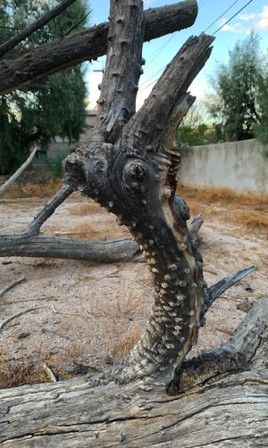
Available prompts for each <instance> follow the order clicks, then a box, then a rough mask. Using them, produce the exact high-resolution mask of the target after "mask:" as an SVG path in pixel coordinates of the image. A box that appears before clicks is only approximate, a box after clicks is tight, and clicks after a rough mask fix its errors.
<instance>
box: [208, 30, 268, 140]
mask: <svg viewBox="0 0 268 448" xmlns="http://www.w3.org/2000/svg"><path fill="white" fill-rule="evenodd" d="M267 82H268V67H267V64H266V61H265V58H264V56H263V55H262V53H261V50H260V40H259V36H258V35H257V34H254V33H251V34H250V35H249V36H248V37H247V38H246V39H245V40H243V41H239V42H238V43H237V44H236V45H235V47H234V49H233V50H231V51H230V52H229V62H228V63H227V64H224V63H222V62H221V63H218V65H217V68H216V71H215V73H214V75H213V76H211V77H210V85H211V87H212V90H213V94H212V95H211V96H210V97H209V105H208V109H209V112H210V114H211V116H212V118H213V120H214V123H215V124H216V125H217V132H218V135H219V137H221V138H222V140H224V141H239V140H247V139H250V138H253V137H254V132H256V135H258V133H259V132H260V126H261V127H262V126H263V124H264V122H265V120H266V121H267V118H265V116H266V117H267V112H266V114H265V108H266V109H267V106H266V102H265V101H264V97H265V95H266V98H267V94H266V92H267V90H266V91H265V88H266V87H267ZM265 86H266V87H265ZM262 132H263V131H261V133H262ZM266 132H267V131H266Z"/></svg>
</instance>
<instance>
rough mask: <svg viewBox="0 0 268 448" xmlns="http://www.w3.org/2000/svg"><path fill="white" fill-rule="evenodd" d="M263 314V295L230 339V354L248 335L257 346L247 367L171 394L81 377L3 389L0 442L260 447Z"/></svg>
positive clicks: (70, 446)
mask: <svg viewBox="0 0 268 448" xmlns="http://www.w3.org/2000/svg"><path fill="white" fill-rule="evenodd" d="M267 319H268V304H267V299H262V300H260V301H258V302H257V303H256V304H255V305H254V307H253V309H252V310H251V311H250V316H249V315H247V317H246V319H245V322H244V323H242V324H241V325H240V327H239V330H238V332H237V333H235V335H234V336H233V338H231V339H232V346H233V353H234V354H235V353H236V349H238V350H243V351H247V349H248V343H249V341H250V342H251V347H255V352H254V353H255V357H254V359H253V358H251V361H250V363H251V371H246V372H245V371H244V372H233V371H232V370H231V371H230V372H229V373H228V372H225V375H224V376H221V375H217V374H216V375H215V376H214V377H212V378H210V379H209V383H206V381H205V382H204V384H201V385H199V386H195V388H192V389H188V391H187V393H182V394H179V395H177V396H175V397H168V396H167V394H166V391H165V390H164V389H163V388H162V387H161V386H160V387H159V386H155V387H154V388H150V387H148V385H147V384H146V383H144V384H141V383H139V384H135V383H132V384H131V385H130V384H128V385H125V386H124V385H122V386H120V385H118V384H114V383H110V384H108V385H106V386H101V385H99V386H95V387H91V385H90V384H89V381H88V380H87V379H86V378H81V377H80V378H73V379H72V380H68V381H60V382H57V383H55V382H53V383H49V384H36V385H29V386H28V385H26V386H23V387H19V388H14V389H6V390H1V391H0V399H1V401H0V405H1V413H0V426H1V432H0V444H1V443H2V444H3V446H6V447H9V448H13V447H14V448H17V447H18V446H21V447H22V446H25V447H26V446H29V445H31V446H38V447H40V448H42V447H45V446H57V447H58V448H74V447H79V448H86V447H89V446H92V447H93V446H94V447H99V448H103V447H106V446H124V447H136V446H139V447H140V448H143V447H147V448H148V447H154V446H158V447H160V446H161V447H164V446H168V447H170V448H177V447H178V442H179V446H181V447H185V448H189V447H191V448H199V447H200V446H215V447H216V446H217V447H218V448H225V447H227V446H232V447H234V448H241V447H242V446H247V447H255V446H260V447H265V446H267V439H268V426H267V405H268V395H267V384H268V370H267V366H266V365H265V363H267V341H268V338H267V336H268V335H267ZM236 334H237V335H238V336H236ZM243 341H244V342H243ZM227 344H228V343H227ZM227 344H226V345H227ZM226 348H228V350H229V351H232V349H231V348H230V346H228V347H227V346H226ZM265 353H266V355H265ZM251 355H252V353H251ZM203 368H204V369H206V366H205V365H204V364H203ZM219 373H220V372H219ZM234 373H235V374H234ZM207 380H208V378H207ZM70 416H71V421H70ZM139 428H142V431H138V429H139ZM193 428H194V430H193ZM247 442H248V443H247ZM245 443H246V445H245Z"/></svg>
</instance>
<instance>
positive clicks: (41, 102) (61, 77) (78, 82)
mask: <svg viewBox="0 0 268 448" xmlns="http://www.w3.org/2000/svg"><path fill="white" fill-rule="evenodd" d="M59 2H60V0H45V1H42V2H40V1H38V0H11V1H10V0H9V1H7V0H2V1H1V5H0V25H1V26H2V28H0V42H1V43H3V42H5V41H7V40H8V39H10V38H11V37H12V36H13V35H15V34H16V33H17V32H18V30H20V29H23V28H25V27H26V26H28V25H29V24H30V23H32V22H34V21H35V20H36V19H37V18H39V17H40V16H41V15H43V14H44V13H46V12H47V11H48V10H49V9H51V7H53V6H55V5H56V4H57V3H59ZM86 13H87V2H86V0H77V1H76V2H75V3H74V4H73V5H72V6H70V7H69V8H67V9H66V10H65V11H64V12H63V13H61V14H60V15H59V16H58V17H56V18H54V19H53V20H51V21H50V22H49V23H48V24H47V25H45V26H44V27H43V28H41V29H40V30H38V31H36V32H35V33H33V34H31V35H30V36H29V37H28V38H27V39H26V40H25V41H23V42H21V43H20V44H19V45H17V46H16V47H15V49H14V50H12V51H13V52H18V51H22V50H25V49H30V48H34V47H35V46H36V45H40V44H44V43H46V42H49V41H51V40H53V39H55V38H56V37H60V36H62V35H64V34H66V33H68V32H69V30H70V29H71V28H72V27H73V26H74V25H75V24H76V23H77V24H78V25H77V26H75V28H74V31H77V30H79V29H83V27H84V26H85V22H86V18H85V16H86ZM80 21H81V22H80ZM79 22H80V23H79ZM83 76H84V73H83V69H82V67H81V65H77V66H74V67H70V68H67V69H66V70H63V71H61V72H58V73H55V74H54V75H51V76H49V77H47V78H46V79H43V80H42V81H40V82H38V83H33V84H32V85H31V86H30V87H27V88H22V89H21V90H17V91H15V92H12V93H11V94H7V95H4V96H2V97H1V98H0V174H3V173H9V172H12V171H14V170H15V169H16V168H17V166H18V165H20V164H21V163H22V162H23V160H24V159H25V158H26V157H27V155H28V154H29V150H30V148H31V146H32V145H33V144H34V143H38V145H39V146H40V148H42V149H47V148H48V147H49V145H50V144H51V143H52V142H53V141H54V140H55V137H56V136H60V137H62V138H66V139H68V140H72V141H78V140H79V137H80V135H81V133H82V132H83V131H84V130H85V128H86V121H85V119H86V104H85V96H86V93H87V91H86V86H85V82H84V79H83Z"/></svg>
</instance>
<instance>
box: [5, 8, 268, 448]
mask: <svg viewBox="0 0 268 448" xmlns="http://www.w3.org/2000/svg"><path fill="white" fill-rule="evenodd" d="M110 17H111V24H110V28H109V34H108V47H107V65H106V69H105V74H104V79H103V83H102V90H101V97H100V100H99V106H100V107H99V116H98V122H97V127H96V129H95V132H94V134H93V137H92V139H91V141H90V142H89V144H88V145H85V146H84V147H82V148H79V149H78V150H77V151H76V153H74V154H72V155H71V156H69V157H68V159H67V160H66V162H65V169H66V182H67V184H68V185H69V186H70V188H74V189H77V190H79V191H82V192H83V193H84V194H87V195H88V196H90V197H92V198H94V199H95V200H96V201H98V202H99V203H100V204H101V205H102V206H104V207H106V208H107V209H108V210H109V211H112V212H113V213H115V214H116V215H117V217H118V222H119V224H125V225H127V226H128V227H129V230H130V232H131V233H132V235H133V237H134V238H135V240H136V241H137V242H138V244H139V245H140V247H141V249H142V250H143V253H144V255H145V258H146V260H147V262H148V264H149V266H150V268H151V271H152V275H153V278H154V282H155V303H154V306H153V309H152V313H151V317H150V319H149V322H148V324H147V327H146V329H145V331H144V333H143V335H142V337H141V339H140V341H139V342H138V343H137V344H136V346H135V347H134V348H133V350H132V351H131V352H130V353H129V355H128V356H127V357H126V358H125V359H123V360H122V361H120V362H119V363H118V364H116V365H114V366H113V367H112V368H111V369H110V370H109V371H104V372H103V373H102V374H99V375H94V376H91V377H89V378H87V379H86V380H85V379H82V380H81V379H74V380H71V381H67V382H62V383H58V384H55V383H53V384H52V385H37V386H31V388H28V387H27V386H24V387H23V388H19V389H12V390H7V391H2V392H1V402H0V404H1V407H0V409H1V413H2V417H1V420H0V425H1V433H0V434H1V435H0V440H1V442H2V444H3V446H5V447H12V446H14V447H15V446H16V447H18V446H21V447H26V446H27V447H30V446H38V447H42V446H47V445H51V446H58V447H76V446H77V447H88V446H92V447H93V446H94V447H95V446H101V447H105V446H126V447H137V446H140V447H153V446H157V447H163V448H164V447H167V446H169V447H177V446H178V445H180V446H183V447H185V448H187V447H189V448H190V447H191V448H193V447H196V448H197V447H200V446H215V447H222V448H223V447H227V446H232V447H241V446H245V447H255V446H263V447H264V446H267V437H268V426H267V411H268V393H267V383H268V372H267V354H268V345H267V341H268V334H267V317H268V304H267V299H263V300H261V301H259V303H258V304H257V305H255V306H254V307H253V308H252V310H251V311H250V313H249V314H248V315H247V317H246V319H245V321H244V322H243V323H242V324H241V326H240V327H239V329H238V330H237V331H236V333H235V334H234V336H233V337H231V338H230V340H229V341H228V342H227V343H225V344H224V345H223V346H222V347H221V348H219V349H218V350H216V351H213V352H205V353H204V354H203V355H202V356H200V357H199V358H194V359H192V360H187V361H185V356H186V355H187V353H188V352H189V351H190V349H191V347H192V345H193V344H194V343H196V342H197V338H198V329H199V327H200V326H202V325H204V324H205V313H206V311H207V309H208V308H209V307H210V305H211V304H212V303H213V301H214V300H215V299H216V298H217V297H218V296H219V294H221V293H222V292H223V291H224V289H226V288H228V287H229V286H231V285H232V284H233V283H234V282H235V281H237V280H239V279H240V278H242V277H243V276H244V275H245V274H246V273H248V272H250V271H251V270H252V268H249V269H248V270H247V271H241V272H238V273H237V274H236V275H234V276H233V277H231V278H229V279H228V280H226V279H224V280H222V281H221V282H219V283H218V284H217V285H214V286H212V287H210V288H207V286H206V282H205V280H204V278H203V270H202V257H201V255H200V253H199V251H198V248H197V244H196V240H195V239H193V238H191V235H190V233H189V229H188V227H187V225H186V220H187V219H188V210H187V206H186V205H185V203H184V201H183V200H181V199H180V198H178V197H176V196H175V191H176V173H177V168H178V164H179V153H178V149H177V147H176V145H174V143H173V131H174V129H175V127H176V126H177V124H178V123H179V122H180V120H181V118H182V117H183V115H184V114H185V112H186V111H187V109H188V108H189V107H190V105H191V103H192V98H191V97H190V96H189V94H188V93H187V89H188V87H189V85H190V83H191V81H192V80H193V79H194V77H195V76H196V74H197V73H198V71H199V70H200V69H201V68H202V66H203V65H204V63H205V62H206V60H207V58H208V57H209V55H210V52H211V43H212V41H213V39H212V38H211V37H209V36H206V35H204V34H202V35H201V36H199V37H192V38H190V39H188V41H187V42H186V44H185V45H184V46H183V47H182V48H181V50H180V51H179V52H178V54H177V55H176V56H175V58H174V59H173V61H172V62H171V64H170V65H169V66H168V67H167V69H166V70H165V72H164V74H163V75H162V77H161V79H160V80H159V82H158V84H157V85H156V87H155V88H154V89H153V91H152V93H151V95H150V96H149V98H148V99H147V101H146V103H145V105H144V106H143V108H141V109H140V110H139V111H138V112H137V113H135V96H136V92H137V85H138V79H139V75H140V68H141V65H142V57H141V49H142V40H143V39H142V37H141V36H142V35H143V23H144V22H143V11H142V1H141V0H124V1H121V2H118V1H117V0H112V1H111V12H110ZM167 129H168V131H167ZM67 188H68V187H67Z"/></svg>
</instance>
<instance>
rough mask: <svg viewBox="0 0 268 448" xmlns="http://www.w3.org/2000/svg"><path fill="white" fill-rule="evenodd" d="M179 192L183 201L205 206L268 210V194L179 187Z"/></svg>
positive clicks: (225, 189) (226, 189) (228, 189)
mask: <svg viewBox="0 0 268 448" xmlns="http://www.w3.org/2000/svg"><path fill="white" fill-rule="evenodd" d="M178 192H179V194H180V196H182V197H183V199H185V200H186V202H187V201H195V202H196V203H200V202H202V203H205V204H214V203H219V204H224V205H228V204H238V205H239V206H250V207H251V208H253V209H254V210H259V211H266V210H267V208H268V194H265V193H254V192H247V193H237V192H235V191H234V190H231V189H230V188H203V189H196V188H188V187H184V186H179V188H178Z"/></svg>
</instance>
